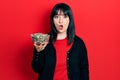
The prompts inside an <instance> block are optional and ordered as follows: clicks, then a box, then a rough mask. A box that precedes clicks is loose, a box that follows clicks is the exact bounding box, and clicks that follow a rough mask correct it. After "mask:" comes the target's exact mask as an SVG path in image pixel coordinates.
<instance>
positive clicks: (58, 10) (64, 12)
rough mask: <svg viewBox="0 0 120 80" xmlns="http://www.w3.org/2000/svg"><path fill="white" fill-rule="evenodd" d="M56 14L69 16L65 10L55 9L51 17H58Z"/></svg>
mask: <svg viewBox="0 0 120 80" xmlns="http://www.w3.org/2000/svg"><path fill="white" fill-rule="evenodd" d="M58 13H60V14H63V15H68V14H69V13H68V11H67V10H65V9H57V10H56V11H55V13H54V15H53V16H55V15H58Z"/></svg>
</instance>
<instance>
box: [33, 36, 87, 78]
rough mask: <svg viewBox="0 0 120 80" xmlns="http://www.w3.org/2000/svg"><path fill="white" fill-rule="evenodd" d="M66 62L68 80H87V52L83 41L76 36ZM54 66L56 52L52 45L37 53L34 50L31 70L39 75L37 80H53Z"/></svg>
mask: <svg viewBox="0 0 120 80" xmlns="http://www.w3.org/2000/svg"><path fill="white" fill-rule="evenodd" d="M66 61H67V73H68V79H69V80H89V67H88V57H87V50H86V47H85V44H84V42H83V40H82V39H80V38H79V37H77V36H75V40H74V43H73V45H72V47H71V48H70V50H69V51H68V52H67V59H66ZM55 64H56V51H55V48H54V46H53V44H52V43H49V44H48V45H47V46H46V48H45V49H44V50H43V51H41V52H39V53H38V52H37V51H36V49H34V54H33V60H32V68H33V70H34V71H35V72H37V73H39V77H38V80H53V76H54V71H55Z"/></svg>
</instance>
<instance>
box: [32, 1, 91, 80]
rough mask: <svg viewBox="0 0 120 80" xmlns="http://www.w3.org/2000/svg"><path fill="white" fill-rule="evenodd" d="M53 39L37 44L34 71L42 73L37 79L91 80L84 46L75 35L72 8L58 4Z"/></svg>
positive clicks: (53, 23) (54, 19)
mask: <svg viewBox="0 0 120 80" xmlns="http://www.w3.org/2000/svg"><path fill="white" fill-rule="evenodd" d="M50 22H51V31H50V33H49V34H50V40H49V42H45V43H43V44H44V45H43V44H41V45H39V46H38V45H37V44H36V43H34V46H35V49H34V55H33V60H32V68H33V70H34V71H35V72H37V73H39V78H38V80H89V69H88V58H87V50H86V47H85V44H84V42H83V40H82V39H81V38H79V37H78V36H76V35H75V25H74V19H73V15H72V11H71V8H70V7H69V6H68V5H67V4H65V3H59V4H56V5H55V6H54V7H53V9H52V12H51V16H50Z"/></svg>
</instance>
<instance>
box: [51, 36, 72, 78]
mask: <svg viewBox="0 0 120 80" xmlns="http://www.w3.org/2000/svg"><path fill="white" fill-rule="evenodd" d="M71 46H72V44H71V45H68V38H65V39H62V40H56V41H55V43H54V47H55V49H56V67H55V72H54V78H53V80H68V75H67V61H66V59H67V51H68V50H69V49H70V48H71Z"/></svg>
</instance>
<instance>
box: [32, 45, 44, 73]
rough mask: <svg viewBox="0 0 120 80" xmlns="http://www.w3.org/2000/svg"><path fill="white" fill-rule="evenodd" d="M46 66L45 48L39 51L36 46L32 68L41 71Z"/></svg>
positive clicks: (37, 71)
mask: <svg viewBox="0 0 120 80" xmlns="http://www.w3.org/2000/svg"><path fill="white" fill-rule="evenodd" d="M43 67H44V50H43V51H41V52H37V50H36V49H35V47H34V51H33V59H32V69H33V70H34V71H35V72H36V73H39V72H40V71H41V70H42V69H43Z"/></svg>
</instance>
